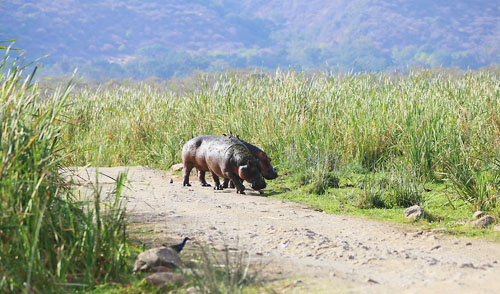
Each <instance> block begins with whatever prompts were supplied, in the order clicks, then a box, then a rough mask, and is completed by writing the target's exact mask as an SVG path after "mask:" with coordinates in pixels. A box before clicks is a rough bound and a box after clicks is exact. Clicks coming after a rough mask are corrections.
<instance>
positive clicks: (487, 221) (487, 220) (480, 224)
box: [474, 215, 495, 228]
mask: <svg viewBox="0 0 500 294" xmlns="http://www.w3.org/2000/svg"><path fill="white" fill-rule="evenodd" d="M494 222H495V219H494V218H493V217H492V216H491V215H485V216H483V217H482V218H480V219H478V220H476V221H475V222H474V225H475V226H476V227H477V228H484V227H487V226H489V225H491V224H492V223H494Z"/></svg>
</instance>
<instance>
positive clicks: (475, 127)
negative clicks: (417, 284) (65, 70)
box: [62, 69, 500, 220]
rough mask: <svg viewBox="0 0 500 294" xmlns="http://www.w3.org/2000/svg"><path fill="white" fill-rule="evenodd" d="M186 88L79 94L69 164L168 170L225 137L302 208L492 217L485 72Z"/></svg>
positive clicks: (493, 88)
mask: <svg viewBox="0 0 500 294" xmlns="http://www.w3.org/2000/svg"><path fill="white" fill-rule="evenodd" d="M191 82H192V80H191ZM195 84H196V85H197V86H196V87H195V88H193V89H192V90H189V89H184V90H183V91H179V90H178V88H175V87H172V89H169V88H168V87H167V88H165V87H156V86H155V85H154V84H151V83H135V82H134V83H127V82H124V83H122V84H116V83H114V84H110V85H109V86H105V87H104V86H103V87H100V88H95V87H88V88H85V87H84V88H82V89H80V90H79V91H78V92H77V93H75V95H74V96H73V97H72V99H71V107H67V108H65V110H64V113H65V116H68V117H78V118H79V119H78V122H77V123H75V124H73V125H72V126H71V127H70V128H68V129H66V130H65V133H64V136H63V138H62V140H63V142H64V143H63V144H64V145H65V148H66V149H67V150H71V154H70V155H69V157H68V159H67V160H68V161H69V162H71V163H72V164H85V163H86V162H88V161H89V160H90V159H91V158H93V157H94V156H95V154H96V153H97V152H102V153H103V154H107V156H106V158H105V159H104V160H105V162H104V164H106V165H129V164H140V165H148V166H154V167H157V168H162V169H168V168H169V167H170V166H171V165H172V164H174V163H178V162H180V161H181V159H180V150H181V148H182V145H183V144H184V142H186V140H188V139H190V138H192V137H194V136H197V135H199V134H222V133H228V132H232V133H233V134H239V135H240V136H241V137H242V138H244V139H245V140H248V141H250V142H252V143H254V144H256V145H257V146H260V147H261V148H262V149H264V150H265V151H266V152H267V153H268V154H269V156H270V157H272V158H273V164H274V165H275V166H277V168H278V169H279V171H280V173H282V174H288V175H289V176H285V177H282V179H281V180H280V181H277V182H279V183H281V184H279V185H278V184H277V185H278V186H276V187H275V188H276V189H278V190H279V189H280V187H282V186H293V187H295V188H300V187H307V189H305V190H304V191H303V192H304V193H306V194H308V195H309V196H304V195H302V194H301V196H300V197H299V198H301V199H302V198H304V197H305V198H311V197H312V198H314V197H323V198H324V197H327V198H328V199H329V203H330V204H329V205H332V204H331V203H335V202H336V201H337V200H338V201H345V202H346V203H350V204H352V203H355V205H352V206H353V207H355V208H361V209H364V208H367V209H373V208H383V209H392V208H396V209H397V208H400V207H406V206H409V205H412V204H417V203H419V204H429V205H430V204H431V203H433V202H435V205H437V206H439V208H440V209H448V208H449V209H450V210H454V209H464V211H474V210H488V211H492V212H494V213H496V211H497V208H498V192H497V191H498V180H499V171H500V170H499V159H500V157H499V151H498V145H499V140H500V120H499V119H500V118H499V115H498V113H499V110H500V102H499V101H500V100H499V99H498V98H499V97H500V80H499V78H498V74H497V73H495V72H494V71H465V72H457V71H447V70H445V69H440V70H420V71H414V72H409V73H408V74H405V75H394V74H345V75H337V74H334V75H329V74H324V73H318V74H314V75H311V74H306V73H301V72H294V71H280V70H278V71H276V72H275V73H273V74H263V73H259V72H254V73H248V72H247V73H235V74H223V75H219V76H216V77H214V76H213V75H211V76H203V75H199V76H198V79H197V81H196V82H195ZM336 187H337V188H341V189H339V190H335V188H336ZM342 188H354V189H351V190H345V189H344V190H342ZM340 190H342V191H343V192H342V193H341V194H343V196H342V195H341V196H339V195H337V194H338V193H339V192H338V191H340ZM301 193H302V192H301ZM344 194H346V195H347V196H346V195H344ZM315 195H320V196H315ZM346 197H347V198H346ZM292 198H294V197H292ZM436 199H440V200H439V201H438V200H436ZM338 201H337V202H338ZM436 201H437V202H436ZM436 203H437V204H436ZM334 206H335V207H336V209H334V210H333V211H342V209H340V210H339V209H338V207H339V206H338V205H334ZM464 213H465V212H464ZM436 219H438V220H439V219H442V218H440V217H439V216H438V217H437V218H436Z"/></svg>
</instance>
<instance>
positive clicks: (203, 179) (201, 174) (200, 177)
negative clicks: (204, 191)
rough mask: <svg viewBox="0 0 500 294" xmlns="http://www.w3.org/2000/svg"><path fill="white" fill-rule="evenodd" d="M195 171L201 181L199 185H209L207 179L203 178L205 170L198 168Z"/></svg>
mask: <svg viewBox="0 0 500 294" xmlns="http://www.w3.org/2000/svg"><path fill="white" fill-rule="evenodd" d="M196 171H197V172H198V179H199V180H200V182H201V186H202V187H210V184H209V183H207V181H206V180H205V171H203V170H199V169H197V170H196Z"/></svg>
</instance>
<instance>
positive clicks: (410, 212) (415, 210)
mask: <svg viewBox="0 0 500 294" xmlns="http://www.w3.org/2000/svg"><path fill="white" fill-rule="evenodd" d="M404 214H405V217H406V218H407V219H408V220H419V219H420V218H421V217H422V214H424V209H423V208H422V207H420V206H419V205H413V206H410V207H408V208H407V209H405V210H404Z"/></svg>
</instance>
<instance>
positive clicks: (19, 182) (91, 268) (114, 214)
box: [0, 52, 128, 293]
mask: <svg viewBox="0 0 500 294" xmlns="http://www.w3.org/2000/svg"><path fill="white" fill-rule="evenodd" d="M25 70H26V66H23V65H22V63H21V61H20V60H19V59H16V60H9V54H8V52H7V54H6V56H5V57H4V58H3V59H2V60H1V61H0V160H1V161H0V205H1V209H0V292H2V293H8V292H14V293H18V292H24V293H50V292H66V291H68V290H69V289H74V288H75V287H76V289H86V288H88V287H92V286H93V285H95V284H96V283H99V282H101V281H106V280H110V279H117V278H118V277H119V275H120V273H121V272H123V271H125V270H126V269H127V260H126V259H127V256H128V249H127V247H126V246H127V245H126V243H125V222H124V220H123V213H124V211H123V209H122V207H121V206H120V193H121V192H120V189H121V188H120V187H122V186H123V178H120V179H119V180H118V183H117V190H116V193H115V195H114V196H115V198H114V201H112V202H111V204H110V205H109V206H108V207H107V209H102V208H101V207H100V205H101V201H100V198H99V197H100V195H99V194H98V193H94V199H92V200H91V201H87V202H77V200H76V199H74V197H73V194H72V189H71V186H70V185H69V183H68V182H67V180H66V179H64V178H63V177H62V176H61V174H60V171H61V169H62V168H63V167H64V165H63V163H64V161H65V160H66V159H67V156H68V153H67V152H66V150H64V149H63V148H62V146H61V144H60V138H61V135H62V134H63V132H64V129H65V128H66V126H67V122H66V121H65V120H66V119H68V117H64V116H62V115H61V113H62V112H63V110H64V108H65V107H67V106H66V105H67V101H68V98H69V92H70V90H71V86H69V85H68V86H67V87H65V88H59V89H57V90H56V91H54V92H53V94H52V95H51V96H45V97H42V95H41V91H40V89H39V88H38V86H37V85H36V84H33V83H32V78H33V76H34V74H35V72H36V67H35V70H34V71H33V72H31V73H26V72H25Z"/></svg>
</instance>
